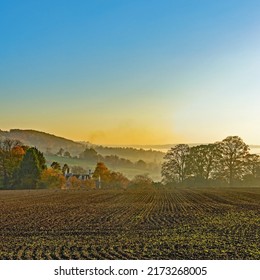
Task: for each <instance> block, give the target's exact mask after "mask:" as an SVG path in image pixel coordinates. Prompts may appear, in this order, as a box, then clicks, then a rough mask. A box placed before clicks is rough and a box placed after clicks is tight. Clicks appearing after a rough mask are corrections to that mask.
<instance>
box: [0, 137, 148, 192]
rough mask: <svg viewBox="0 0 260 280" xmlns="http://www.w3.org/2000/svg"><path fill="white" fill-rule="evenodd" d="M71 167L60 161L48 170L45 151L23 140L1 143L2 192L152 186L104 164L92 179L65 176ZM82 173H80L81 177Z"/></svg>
mask: <svg viewBox="0 0 260 280" xmlns="http://www.w3.org/2000/svg"><path fill="white" fill-rule="evenodd" d="M71 171H72V170H71V168H70V167H69V166H68V165H67V164H64V165H63V167H61V166H60V164H59V163H58V162H53V163H52V164H51V166H50V167H47V165H46V160H45V157H44V155H43V153H42V152H40V151H39V150H38V149H37V148H35V147H29V146H25V145H23V144H22V143H21V142H20V141H16V140H11V139H5V140H3V141H2V140H0V188H2V189H38V188H71V189H78V188H96V187H102V188H124V189H125V188H127V187H135V186H137V185H140V186H141V185H143V186H147V185H151V184H152V180H151V179H150V178H149V177H148V176H147V175H137V176H135V177H134V178H133V179H132V180H129V179H128V178H127V177H125V176H124V175H123V174H122V173H120V172H115V171H112V170H110V169H109V168H107V166H106V165H105V164H104V163H103V162H98V163H97V164H96V167H95V170H94V172H93V173H92V174H91V178H90V179H89V180H82V179H79V177H80V176H78V175H82V173H81V172H82V171H83V173H84V172H85V171H84V170H82V169H79V170H75V171H79V174H75V173H74V172H73V173H74V174H72V175H71V176H69V177H66V174H67V173H68V172H71ZM80 173H81V174H80Z"/></svg>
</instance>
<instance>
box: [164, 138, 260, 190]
mask: <svg viewBox="0 0 260 280" xmlns="http://www.w3.org/2000/svg"><path fill="white" fill-rule="evenodd" d="M164 159H165V161H164V163H163V164H162V171H161V174H162V182H163V183H164V184H169V185H178V184H179V185H180V184H181V185H210V184H213V185H214V184H215V185H220V184H224V185H225V184H228V185H231V186H234V185H235V184H236V185H243V184H245V185H246V184H251V185H252V184H253V185H260V156H259V155H257V154H250V152H249V146H248V145H247V144H245V143H244V141H243V140H242V139H241V138H240V137H238V136H228V137H226V138H225V139H224V140H222V141H220V142H216V143H213V144H207V145H197V146H193V147H189V145H187V144H179V145H176V146H175V147H173V148H171V149H170V150H169V151H168V152H167V153H166V155H165V157H164Z"/></svg>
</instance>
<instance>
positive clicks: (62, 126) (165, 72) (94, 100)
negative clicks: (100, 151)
mask: <svg viewBox="0 0 260 280" xmlns="http://www.w3.org/2000/svg"><path fill="white" fill-rule="evenodd" d="M259 12H260V2H259V1H256V0H249V1H240V0H239V1H235V0H230V1H224V0H220V1H206V0H200V1H192V0H186V1H178V0H176V1H168V0H162V1H155V0H149V1H148V0H143V1H137V0H133V1H119V0H111V1H105V0H99V1H81V0H80V1H77V3H72V2H70V1H69V2H60V1H55V2H53V1H50V0H46V1H43V2H41V3H36V2H35V1H29V0H26V1H22V2H20V1H17V0H11V1H6V2H5V3H2V5H1V10H0V23H1V26H2V27H3V28H2V29H1V31H0V34H1V39H0V40H1V44H0V60H1V65H0V74H1V75H0V98H1V99H0V100H1V102H0V127H1V129H3V130H9V129H11V128H16V127H17V128H20V129H28V128H30V129H35V130H40V131H44V132H47V133H50V134H55V135H59V136H61V137H65V138H68V139H72V140H74V141H90V142H93V143H95V144H103V145H145V144H147V145H155V144H157V145H158V144H159V145H160V144H164V143H211V142H215V141H221V140H222V139H224V138H225V137H226V136H228V135H238V136H240V137H241V138H242V139H243V140H244V142H245V143H250V144H251V143H252V144H257V143H260V130H259V127H260V119H259V108H258V107H259V103H260V95H259V92H260V83H259V77H258V69H259V68H260V39H259V36H258V34H259V26H260V18H259Z"/></svg>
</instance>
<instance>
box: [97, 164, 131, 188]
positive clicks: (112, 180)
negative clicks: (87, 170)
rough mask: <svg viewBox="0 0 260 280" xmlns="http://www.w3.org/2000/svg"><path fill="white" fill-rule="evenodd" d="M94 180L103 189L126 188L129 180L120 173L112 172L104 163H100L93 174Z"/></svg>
mask: <svg viewBox="0 0 260 280" xmlns="http://www.w3.org/2000/svg"><path fill="white" fill-rule="evenodd" d="M93 179H94V180H96V182H97V184H101V187H102V188H103V187H105V188H126V187H127V185H128V183H129V180H128V179H127V178H126V177H125V176H124V175H123V174H122V173H120V172H113V171H110V170H109V169H108V168H107V167H106V165H105V164H104V163H103V162H98V163H97V165H96V168H95V171H94V173H93Z"/></svg>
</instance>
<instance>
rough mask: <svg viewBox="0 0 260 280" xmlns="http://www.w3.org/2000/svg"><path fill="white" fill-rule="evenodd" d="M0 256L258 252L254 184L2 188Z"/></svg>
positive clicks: (259, 193) (259, 195) (258, 196)
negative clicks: (238, 185) (170, 186)
mask: <svg viewBox="0 0 260 280" xmlns="http://www.w3.org/2000/svg"><path fill="white" fill-rule="evenodd" d="M0 259H260V188H247V189H246V188H237V189H235V188H233V189H231V188H230V189H226V188H222V189H220V188H219V189H206V188H203V189H192V188H190V189H172V190H164V189H160V190H158V189H157V190H155V189H152V190H126V191H120V190H117V191H112V190H92V191H86V190H74V191H72V190H71V191H62V190H59V191H58V190H57V191H54V190H30V191H29V190H23V191H1V192H0Z"/></svg>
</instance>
